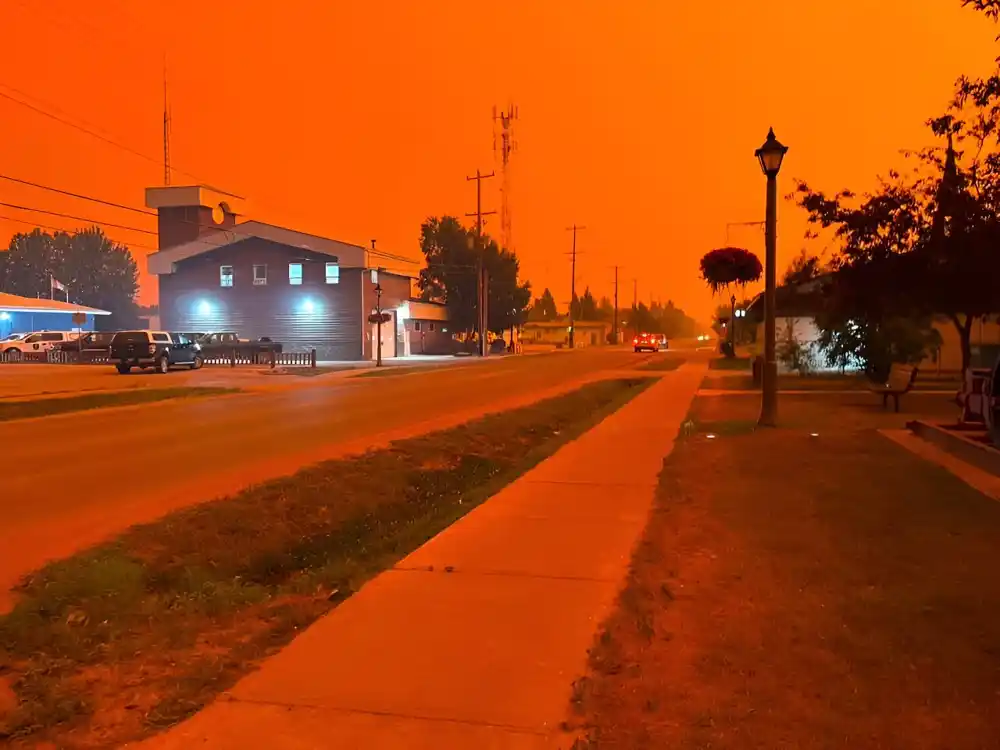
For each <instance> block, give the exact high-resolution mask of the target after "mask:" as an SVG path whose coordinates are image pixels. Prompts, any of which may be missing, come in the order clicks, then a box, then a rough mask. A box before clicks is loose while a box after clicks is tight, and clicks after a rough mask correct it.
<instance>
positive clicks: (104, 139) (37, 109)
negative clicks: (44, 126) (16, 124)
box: [0, 81, 242, 198]
mask: <svg viewBox="0 0 1000 750" xmlns="http://www.w3.org/2000/svg"><path fill="white" fill-rule="evenodd" d="M0 86H2V87H3V88H5V89H9V90H10V91H13V92H15V93H18V94H20V95H21V96H22V97H27V98H30V99H35V100H36V101H39V102H43V101H44V100H43V99H41V98H40V97H37V96H33V95H31V94H28V93H26V92H24V91H22V90H21V89H18V88H15V87H14V86H11V85H10V84H8V83H4V82H2V81H0ZM0 97H2V98H4V99H7V100H8V101H11V102H13V103H14V104H19V105H21V106H22V107H25V108H26V109H30V110H31V111H32V112H35V113H37V114H39V115H42V116H43V117H48V118H49V119H51V120H54V121H55V122H58V123H60V124H62V125H65V126H67V127H70V128H74V129H76V130H79V131H80V132H81V133H86V134H87V135H89V136H90V137H92V138H96V139H97V140H99V141H102V142H103V143H107V144H108V145H111V146H115V147H116V148H120V149H121V150H123V151H126V152H128V153H130V154H132V155H133V156H137V157H139V158H140V159H144V160H146V161H148V162H149V163H151V164H155V165H156V166H158V167H162V166H163V160H162V159H158V158H156V157H154V156H150V155H149V154H146V153H143V152H142V151H138V150H137V149H134V148H132V147H131V146H129V145H127V144H124V143H121V142H120V141H117V140H115V139H114V138H110V137H108V136H105V135H102V134H101V133H98V132H97V130H96V128H97V126H96V125H90V124H89V123H88V125H89V127H85V126H84V125H80V124H78V123H75V122H72V121H71V120H68V119H66V117H60V116H59V115H57V114H55V113H54V112H49V111H48V110H46V109H43V108H42V107H40V106H37V105H35V104H32V103H31V102H28V101H23V100H22V99H18V98H17V97H15V96H11V95H10V94H8V93H5V92H4V91H0ZM45 104H46V106H48V107H51V108H52V109H56V110H58V109H59V108H58V107H56V106H55V105H53V104H50V103H47V102H46V103H45ZM67 116H71V117H74V118H76V119H78V120H79V121H80V122H86V121H85V120H84V119H83V118H82V117H79V116H78V115H68V114H67ZM170 170H171V171H172V172H177V173H178V174H182V175H185V176H187V177H191V178H192V179H194V180H197V181H198V182H200V183H202V184H205V186H206V187H210V186H209V185H208V181H207V180H204V179H202V178H201V177H199V176H198V175H196V174H192V173H191V172H186V171H185V170H183V169H180V168H179V167H175V166H171V167H170ZM213 189H218V188H213ZM219 190H220V192H229V191H225V190H221V189H219ZM230 194H232V195H233V196H234V197H237V198H241V197H242V196H239V195H236V194H235V193H230Z"/></svg>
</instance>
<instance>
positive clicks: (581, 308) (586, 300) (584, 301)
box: [570, 287, 600, 320]
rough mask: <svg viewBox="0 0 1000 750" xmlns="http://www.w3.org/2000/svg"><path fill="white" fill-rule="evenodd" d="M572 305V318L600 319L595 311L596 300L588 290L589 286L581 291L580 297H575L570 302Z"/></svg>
mask: <svg viewBox="0 0 1000 750" xmlns="http://www.w3.org/2000/svg"><path fill="white" fill-rule="evenodd" d="M570 304H572V306H573V319H574V320H600V316H599V315H598V313H597V300H595V299H594V295H593V294H591V292H590V287H587V288H586V289H584V291H583V296H582V297H575V298H574V299H573V301H572V302H571V303H570Z"/></svg>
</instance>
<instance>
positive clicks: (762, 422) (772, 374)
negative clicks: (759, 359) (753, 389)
mask: <svg viewBox="0 0 1000 750" xmlns="http://www.w3.org/2000/svg"><path fill="white" fill-rule="evenodd" d="M762 375H763V376H764V378H763V383H762V388H761V398H760V417H759V418H758V419H757V426H758V427H777V426H778V363H777V362H764V369H763V372H762Z"/></svg>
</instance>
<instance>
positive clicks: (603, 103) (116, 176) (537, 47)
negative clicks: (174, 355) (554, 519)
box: [0, 0, 998, 320]
mask: <svg viewBox="0 0 1000 750" xmlns="http://www.w3.org/2000/svg"><path fill="white" fill-rule="evenodd" d="M0 26H2V27H3V28H4V30H5V33H4V44H3V45H2V47H0V92H2V93H6V94H9V95H12V96H15V97H17V98H20V99H22V100H27V101H30V102H31V103H32V104H34V105H36V106H40V107H42V108H43V109H46V110H48V111H50V112H54V113H56V114H58V115H59V116H61V117H63V118H65V119H68V120H72V121H73V122H76V123H79V124H84V125H86V126H89V127H92V128H93V127H96V128H99V129H100V132H101V133H102V134H104V135H105V136H107V137H108V138H110V139H112V140H115V141H117V142H120V143H122V144H124V145H126V146H128V147H129V148H131V149H134V150H136V151H139V152H142V153H144V154H147V155H148V156H149V157H150V158H149V159H148V160H144V159H142V158H140V157H137V156H135V155H133V154H130V153H128V152H127V151H125V150H123V149H119V148H116V147H114V146H111V145H108V144H105V143H103V142H101V141H98V140H96V139H94V138H92V137H90V136H88V135H86V134H84V133H81V132H79V131H77V130H74V129H72V128H70V127H67V126H65V125H63V124H60V123H58V122H55V121H53V120H51V119H48V118H46V117H44V116H41V115H39V114H37V113H35V112H33V111H31V110H29V109H26V108H25V107H23V106H20V105H17V104H15V103H13V102H11V101H9V100H7V99H3V98H0V174H6V175H11V176H15V177H20V178H23V179H29V180H33V181H36V182H40V183H43V184H47V185H53V186H56V187H61V188H65V189H68V190H72V191H74V192H80V193H86V194H88V195H93V196H98V197H102V198H105V199H108V200H112V201H116V202H120V203H125V204H128V205H133V206H142V203H143V188H145V187H146V186H149V185H157V184H161V183H162V179H163V169H162V166H161V165H158V164H157V163H156V162H157V161H158V160H159V159H160V158H161V154H162V140H161V134H162V106H163V90H162V76H163V58H164V53H165V54H166V58H167V63H168V71H169V82H170V86H169V88H170V102H171V109H172V114H173V138H172V161H173V164H174V166H175V167H176V168H177V170H178V171H176V172H175V173H174V176H173V181H174V183H175V184H186V183H191V182H196V181H199V180H200V181H203V182H208V183H210V184H214V185H217V186H219V187H220V188H224V189H227V190H229V191H231V192H235V193H238V194H240V195H243V196H246V197H247V199H248V201H249V208H250V210H249V214H250V215H251V216H252V217H253V218H256V219H260V220H262V221H268V222H272V223H276V224H280V225H284V226H288V227H292V228H295V229H300V230H303V231H308V232H313V233H317V234H322V235H325V236H330V237H334V238H337V239H341V240H345V241H353V242H357V243H363V244H366V243H367V242H368V241H369V240H370V239H371V238H377V239H378V246H379V248H380V249H383V250H386V251H391V252H394V253H399V254H403V255H407V256H411V257H414V258H416V257H418V256H419V251H418V244H417V243H418V234H419V227H420V223H421V221H423V220H424V219H425V218H426V217H428V216H430V215H441V214H447V213H450V214H457V215H463V214H465V213H467V212H469V211H472V210H474V208H475V189H474V184H473V183H469V182H467V181H466V179H465V178H466V176H467V175H469V174H472V173H474V172H475V170H476V169H477V168H481V169H483V170H484V171H489V170H490V169H492V168H493V167H494V163H495V161H494V152H493V123H492V119H491V111H492V107H493V105H504V104H506V103H507V102H508V101H513V102H515V103H516V104H517V106H518V107H519V110H520V119H519V121H518V122H517V123H516V131H517V132H516V139H517V142H518V151H517V152H516V153H515V154H514V157H513V167H512V188H511V205H512V209H513V237H514V247H515V249H516V251H517V253H518V255H519V256H520V258H521V270H522V275H523V276H524V277H525V278H527V279H529V280H530V281H531V282H532V285H533V287H534V290H535V293H536V294H537V293H538V292H540V291H541V289H542V288H543V287H546V286H548V287H550V288H551V289H552V291H553V293H554V294H555V296H556V299H557V300H558V301H559V302H560V304H562V303H564V302H565V301H566V300H567V299H568V297H569V286H570V270H569V259H568V257H567V253H568V251H569V249H570V234H569V233H568V232H567V231H566V227H567V226H569V225H570V224H573V223H574V222H575V223H578V224H583V225H586V227H587V229H586V231H584V232H582V233H581V234H580V238H579V251H580V256H579V260H578V264H577V288H578V290H582V289H583V288H584V287H586V286H590V287H591V289H592V290H593V291H594V293H595V294H597V295H604V294H607V295H610V294H611V293H612V290H613V278H614V271H613V266H614V265H615V264H618V265H620V266H621V271H620V280H621V293H620V304H621V306H622V307H625V306H627V305H629V304H631V302H632V293H633V283H632V280H633V279H634V278H637V279H638V292H639V297H640V299H642V300H645V301H647V302H648V301H649V300H650V299H657V298H658V299H660V300H661V301H663V302H666V300H667V299H672V300H674V302H675V303H676V304H678V305H680V306H682V307H683V308H685V309H686V310H687V311H688V312H689V313H691V314H693V315H695V316H698V317H700V318H701V319H703V320H704V319H707V318H708V316H709V314H710V312H711V310H712V309H713V307H714V302H713V300H712V297H711V295H710V294H709V292H708V291H707V290H706V288H705V286H704V283H703V282H702V281H701V280H700V279H699V278H698V260H699V258H700V257H701V255H702V254H704V253H705V252H706V251H707V250H709V249H711V248H713V247H717V246H720V245H722V244H724V243H725V242H726V239H727V236H726V235H727V231H726V224H727V223H728V222H747V221H756V220H759V219H762V218H763V210H764V206H763V201H764V179H763V177H762V175H761V173H760V170H759V167H758V165H757V163H756V161H755V159H754V158H753V150H754V149H755V148H756V147H757V146H759V145H760V144H761V143H762V142H763V140H764V136H765V135H766V133H767V128H768V126H772V125H773V126H774V128H775V132H776V133H777V135H778V138H779V139H781V140H782V141H783V142H785V143H786V144H787V145H789V146H790V148H791V150H790V151H789V153H788V156H787V158H786V161H785V166H784V168H783V170H782V174H781V178H780V179H781V185H780V188H779V189H780V191H781V193H782V194H784V193H786V192H788V190H789V189H790V188H791V186H792V180H793V179H794V178H802V179H806V180H808V181H809V182H810V183H811V184H812V185H813V186H814V187H822V188H828V189H837V188H841V187H851V188H853V189H855V190H864V189H867V188H869V187H871V186H872V185H873V184H874V178H875V176H876V175H877V174H878V173H884V172H885V171H886V170H887V169H888V168H889V167H891V166H893V165H899V163H900V161H901V157H900V156H899V153H898V152H899V150H900V149H901V148H906V147H919V146H922V145H926V144H927V143H928V137H927V131H926V129H925V127H924V124H923V123H924V121H925V120H926V119H927V118H928V117H930V116H933V115H935V114H938V113H940V112H941V111H942V109H943V108H944V106H945V105H946V104H947V101H948V99H949V96H950V93H951V91H952V86H953V82H954V80H955V78H956V77H957V76H959V75H960V74H963V73H966V74H975V75H981V74H985V73H987V72H989V71H990V70H991V69H992V67H993V65H994V63H993V60H994V58H995V57H996V56H997V53H998V45H997V43H996V42H995V36H996V34H997V32H998V28H997V27H996V26H995V25H994V24H992V23H991V22H989V21H988V20H987V19H986V18H984V17H983V16H982V15H981V14H978V13H975V12H973V11H971V10H966V9H962V8H961V7H960V3H959V0H808V1H806V0H770V2H766V1H761V2H749V1H745V0H716V2H695V1H693V0H692V1H691V2H688V1H687V0H684V1H682V0H655V1H654V0H575V1H570V0H507V1H506V2H490V3H481V2H459V0H423V1H421V2H417V1H416V0H412V1H410V0H406V1H403V0H397V1H396V2H391V1H388V0H365V1H364V2H361V1H360V0H359V1H356V2H353V1H351V0H338V1H337V2H333V1H329V0H284V1H283V2H275V1H274V0H256V1H255V0H241V1H239V2H237V1H236V0H214V1H213V2H204V1H203V0H202V1H201V2H193V1H192V0H143V1H142V2H139V0H135V1H134V2H129V0H89V2H87V3H82V2H79V0H46V2H33V0H8V1H7V2H5V3H3V6H2V7H0ZM26 95H27V96H26ZM181 170H183V172H182V171H181ZM184 172H187V173H190V175H196V176H197V178H198V179H195V178H193V177H191V176H190V175H189V174H184ZM498 188H499V180H496V179H495V180H492V181H487V182H486V183H484V204H485V208H499V192H498ZM0 202H5V203H13V204H19V205H27V206H31V207H37V208H46V209H49V210H53V211H61V212H65V213H72V214H75V215H78V216H83V217H86V218H94V219H98V220H101V221H110V222H116V223H120V224H125V225H128V226H134V227H140V228H145V229H147V230H152V229H155V221H154V220H153V219H151V218H150V217H148V216H142V215H139V214H131V213H128V212H124V211H121V210H117V209H110V208H105V207H102V206H98V205H95V204H92V203H87V202H83V201H78V200H71V199H66V198H62V197H60V196H57V195H53V194H50V193H45V192H40V191H37V190H33V189H29V188H24V187H21V186H18V185H15V184H12V183H10V182H7V181H3V180H0ZM0 215H2V216H3V217H5V218H4V219H2V220H0V242H2V243H3V244H4V245H6V243H7V240H8V238H9V236H10V235H11V234H12V233H14V232H17V231H23V230H25V229H26V228H28V225H26V224H23V223H17V222H12V221H10V219H20V220H24V221H27V222H29V223H30V224H34V223H41V224H48V225H50V226H57V227H62V228H72V227H73V226H74V225H75V224H77V223H78V222H74V221H70V220H66V219H58V218H51V217H42V216H39V215H37V214H30V213H26V212H23V211H19V210H17V209H13V208H8V207H3V206H0ZM491 218H492V219H494V221H491V222H490V223H489V224H488V225H487V230H488V231H493V230H498V228H499V227H498V224H499V222H498V221H496V220H495V218H496V217H491ZM804 229H805V223H804V217H803V216H802V214H801V213H800V212H799V211H798V210H797V209H795V208H794V207H793V206H792V205H791V204H789V203H787V202H782V204H781V205H780V206H779V236H778V243H779V245H778V247H779V250H778V252H779V257H778V267H779V273H780V272H781V271H782V270H783V269H784V267H785V266H786V265H787V263H788V262H789V261H790V260H791V259H792V258H793V257H794V256H795V255H796V254H797V253H798V251H799V249H800V248H802V247H803V246H805V243H804V241H803V232H804ZM108 233H109V234H110V235H111V236H112V237H114V238H115V239H117V240H119V241H122V242H126V243H127V244H129V245H130V246H131V247H132V248H133V249H134V252H135V253H136V255H137V256H138V260H139V264H140V267H141V268H142V271H143V274H142V293H141V299H142V301H143V302H146V303H148V302H155V300H156V283H155V280H154V279H150V278H149V277H148V276H147V275H146V273H145V261H144V257H143V256H144V255H145V254H146V253H147V252H148V250H147V249H145V248H143V247H141V246H143V245H145V246H153V245H155V237H154V236H152V235H148V234H140V233H135V232H131V231H126V230H114V229H109V230H108ZM729 241H730V244H738V245H742V246H745V247H748V248H750V249H751V250H753V251H754V252H757V253H758V254H759V255H760V256H761V258H762V259H763V236H762V234H761V232H760V230H759V229H755V228H746V227H744V228H733V229H732V230H731V231H730V234H729ZM813 249H815V250H820V249H822V248H821V247H819V246H817V247H815V248H813ZM751 291H752V290H751Z"/></svg>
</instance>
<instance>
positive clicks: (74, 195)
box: [0, 174, 420, 265]
mask: <svg viewBox="0 0 1000 750" xmlns="http://www.w3.org/2000/svg"><path fill="white" fill-rule="evenodd" d="M0 179H2V180H8V181H10V182H14V183H17V184H20V185H26V186H28V187H32V188H36V189H39V190H45V191H48V192H52V193H56V194H58V195H65V196H68V197H70V198H76V199H79V200H85V201H91V202H93V203H99V204H101V205H104V206H109V207H111V208H118V209H122V210H125V211H132V212H134V213H138V214H142V215H144V216H150V217H156V216H158V214H157V213H156V212H155V211H148V210H146V209H142V208H136V207H134V206H128V205H125V204H124V203H116V202H115V201H109V200H105V199H103V198H97V197H95V196H92V195H84V194H83V193H76V192H73V191H71V190H64V189H63V188H56V187H52V186H51V185H43V184H42V183H40V182H33V181H31V180H24V179H21V178H20V177H12V176H11V175H6V174H0ZM0 205H5V206H7V207H9V208H21V209H24V210H27V211H36V212H38V213H46V214H50V215H60V214H58V213H57V212H54V211H48V210H47V209H39V208H34V207H29V206H19V205H15V204H7V203H0ZM62 216H63V217H64V218H70V219H74V220H76V221H93V220H91V219H86V218H83V217H79V216H72V215H70V214H63V215H62ZM177 221H178V222H183V223H185V224H193V225H196V226H202V224H201V222H198V221H193V220H191V219H181V218H178V219H177ZM94 223H95V224H101V223H105V224H107V225H108V226H116V227H118V228H119V229H125V230H131V231H134V232H142V233H143V234H151V235H157V234H158V233H157V232H154V231H152V230H149V229H140V228H138V227H130V226H126V225H123V224H112V223H111V222H101V221H94ZM236 227H239V224H237V225H236ZM221 231H223V232H226V233H228V234H231V235H234V236H237V237H245V238H250V237H254V236H256V235H254V234H251V233H249V232H241V231H239V229H238V228H233V227H226V228H223V229H222V230H221ZM206 244H214V243H206ZM358 247H360V246H358ZM365 252H367V253H369V254H371V255H374V256H377V257H380V258H386V259H388V260H395V261H397V262H401V263H408V264H411V265H418V264H419V263H420V261H418V260H413V259H411V258H406V257H404V256H402V255H395V254H393V253H387V252H384V251H382V250H371V249H368V248H365Z"/></svg>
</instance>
